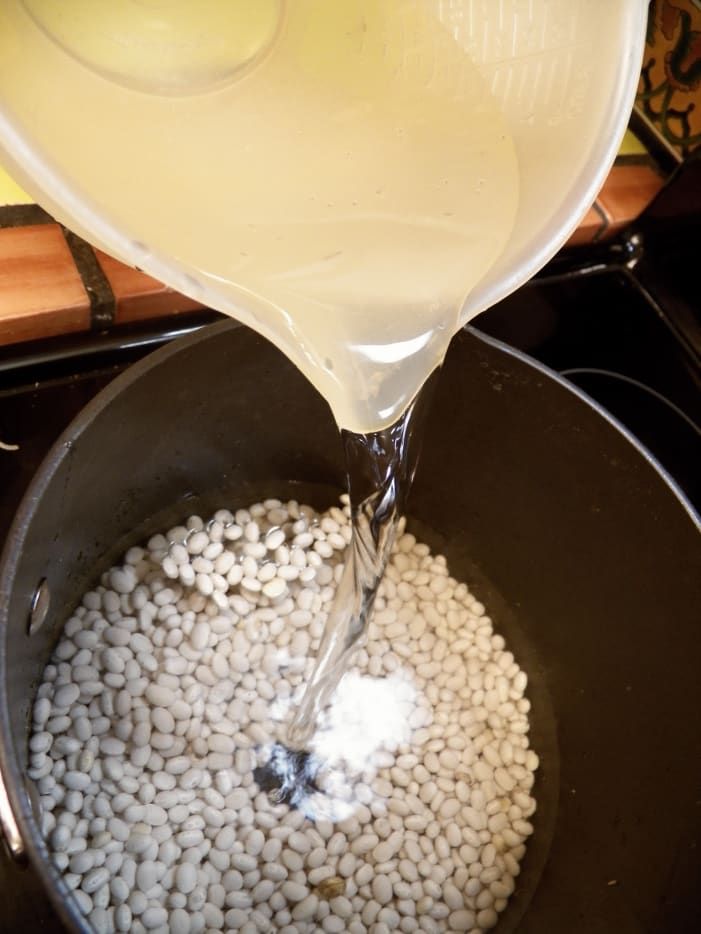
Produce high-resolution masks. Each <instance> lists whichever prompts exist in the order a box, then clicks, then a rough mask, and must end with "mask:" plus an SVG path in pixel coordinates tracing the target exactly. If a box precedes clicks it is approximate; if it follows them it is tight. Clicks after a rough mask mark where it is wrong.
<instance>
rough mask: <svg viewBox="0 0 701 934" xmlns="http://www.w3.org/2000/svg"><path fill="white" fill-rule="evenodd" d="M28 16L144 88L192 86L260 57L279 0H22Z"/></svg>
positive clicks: (181, 90)
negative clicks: (62, 0)
mask: <svg viewBox="0 0 701 934" xmlns="http://www.w3.org/2000/svg"><path fill="white" fill-rule="evenodd" d="M22 2H23V6H24V8H25V10H26V11H27V12H28V14H29V15H30V17H31V18H32V20H33V21H34V23H35V24H36V25H37V26H38V27H39V28H40V29H41V30H42V31H43V32H44V33H45V34H46V35H47V36H48V37H49V38H50V39H51V40H53V41H54V42H55V43H56V45H58V46H59V47H60V48H62V49H63V51H64V52H67V53H68V54H69V55H71V56H72V57H73V58H75V59H76V60H77V61H79V62H80V63H81V64H82V65H85V66H86V67H88V68H90V69H91V70H93V71H95V72H97V73H98V74H100V75H102V77H103V78H107V79H108V80H110V81H113V82H115V83H117V84H121V85H123V86H125V87H128V88H130V89H132V90H135V91H141V92H145V93H149V94H168V95H188V94H199V93H202V92H204V91H209V90H212V89H214V88H217V87H220V86H222V85H224V84H226V83H228V82H230V81H232V80H234V79H235V78H238V77H240V76H241V74H242V73H243V72H246V71H248V69H249V68H250V67H251V66H252V65H254V64H255V63H257V62H258V61H260V60H261V58H262V57H263V56H264V54H265V52H266V51H267V50H268V49H269V48H270V46H271V45H272V43H273V41H274V39H275V37H276V35H277V32H278V27H279V24H280V21H281V8H282V3H281V0H238V2H236V3H233V2H231V0H198V2H197V3H193V2H192V0H168V2H165V0H122V2H116V3H96V2H95V0H72V2H71V3H56V2H55V0H22Z"/></svg>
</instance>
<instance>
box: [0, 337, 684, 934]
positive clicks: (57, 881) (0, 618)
mask: <svg viewBox="0 0 701 934" xmlns="http://www.w3.org/2000/svg"><path fill="white" fill-rule="evenodd" d="M240 327H244V325H242V324H240V323H239V322H238V321H235V320H233V319H227V320H224V321H219V322H215V323H213V324H206V325H203V326H202V327H200V328H198V329H197V330H196V331H195V332H194V333H192V332H191V333H189V334H187V335H185V336H184V337H183V338H182V339H176V340H174V341H172V342H171V343H169V344H167V345H166V346H164V347H160V348H158V349H157V350H156V351H154V352H153V353H150V354H148V355H147V356H146V357H144V358H143V359H141V360H139V361H137V362H136V363H134V364H132V365H130V366H129V367H128V368H127V369H126V370H125V371H124V372H123V373H121V374H119V375H118V376H117V377H115V379H114V380H113V381H112V382H111V383H109V384H108V385H107V386H106V387H104V388H103V389H102V390H100V392H98V393H97V394H96V395H95V396H94V398H93V399H92V400H91V401H90V402H89V403H88V404H87V405H86V406H85V407H84V408H83V409H82V410H81V411H80V412H79V413H78V415H77V416H76V417H75V418H74V419H73V420H72V421H71V422H70V424H69V425H68V426H67V427H66V428H65V429H64V431H63V432H62V433H61V435H60V436H59V437H58V439H57V440H56V441H55V442H54V444H53V445H52V447H51V448H50V450H49V451H48V453H47V454H46V456H45V457H44V459H43V461H42V463H41V465H40V467H39V469H38V471H37V473H36V474H35V476H34V478H33V480H32V481H31V483H30V485H29V487H28V489H27V491H26V492H25V494H24V496H23V498H22V501H21V503H20V505H19V507H18V510H17V512H16V514H15V517H14V519H13V522H12V525H11V527H10V531H9V533H8V536H7V539H6V542H5V546H4V548H3V551H2V555H1V556H0V819H7V821H8V824H9V826H10V827H12V825H13V824H14V825H16V829H17V831H18V832H19V840H20V841H21V852H20V851H19V848H16V847H15V848H13V850H14V855H15V856H16V857H19V858H24V857H25V856H26V857H27V858H28V860H29V861H30V862H31V863H32V866H33V868H34V870H35V871H36V872H37V874H38V876H39V879H40V880H41V882H42V884H43V886H44V888H45V890H46V891H47V894H48V896H49V898H50V899H51V902H52V904H53V906H54V908H55V910H56V911H57V913H58V915H59V917H60V919H61V920H62V921H63V923H64V924H66V925H67V926H68V927H69V928H72V929H74V930H78V931H86V932H88V931H89V930H90V928H89V927H88V926H86V923H85V920H84V919H83V917H82V915H81V914H80V912H79V911H78V908H77V905H75V904H74V902H73V900H72V899H70V898H69V897H68V896H69V894H70V893H69V890H68V887H67V886H66V885H65V883H64V882H63V878H62V875H61V874H60V873H59V872H58V871H57V870H56V869H55V868H54V866H53V864H51V863H50V862H49V861H48V860H45V859H44V858H43V854H42V853H41V844H40V842H39V841H41V834H40V830H39V826H38V822H37V820H36V818H35V816H34V813H33V811H32V807H31V803H30V800H29V797H28V794H27V792H26V791H25V786H24V776H23V775H22V773H21V770H20V768H19V762H18V758H17V754H16V752H15V749H14V746H13V741H12V731H11V726H10V718H9V711H8V704H7V697H6V690H5V684H6V674H7V666H6V652H5V640H4V638H2V633H3V632H4V631H5V630H6V627H7V619H8V612H9V606H10V597H11V593H12V585H13V581H14V578H15V575H16V571H17V567H18V565H19V563H20V560H21V555H22V551H23V544H24V540H25V537H26V531H27V529H28V527H29V526H30V524H31V522H32V519H33V516H34V514H35V512H36V509H37V507H38V505H39V503H40V502H41V500H42V498H43V495H44V494H45V492H46V489H47V487H48V485H49V483H50V481H51V479H52V476H53V474H54V472H55V470H56V469H57V467H58V466H59V465H60V464H61V463H62V462H63V459H64V458H65V457H66V456H67V454H68V453H69V451H70V449H71V447H72V445H73V442H74V440H75V438H77V437H79V436H80V435H81V434H82V433H83V431H85V429H86V428H87V427H88V426H89V425H90V424H91V423H92V421H93V420H94V419H95V418H97V417H98V416H99V415H100V413H101V412H102V411H103V410H104V409H105V408H107V406H108V405H109V404H110V403H111V402H112V401H113V400H114V399H115V398H116V397H117V396H118V395H119V394H120V393H122V392H123V391H124V390H125V389H127V387H129V386H130V385H131V384H132V383H134V382H135V381H136V380H138V379H140V378H141V377H142V375H143V374H144V373H146V372H148V371H149V370H151V369H152V368H154V367H157V366H159V365H160V364H161V363H162V362H163V361H165V360H167V359H168V358H170V357H172V356H173V355H175V354H178V353H180V352H181V351H182V350H183V349H185V348H186V347H190V346H192V345H194V344H197V343H199V342H201V341H205V340H209V339H210V338H211V337H213V336H216V335H217V334H219V333H222V332H225V331H228V330H232V329H237V328H240ZM461 330H464V331H467V332H468V333H469V334H470V335H471V336H473V337H475V338H477V339H478V340H479V341H480V342H483V343H484V344H486V345H488V346H490V347H493V348H496V349H497V350H499V351H501V352H503V353H504V354H506V355H508V356H509V357H511V358H513V359H516V360H518V361H520V362H521V363H525V364H526V365H527V366H528V367H529V368H531V369H532V370H534V371H535V372H536V373H539V374H540V375H542V376H543V377H544V378H546V379H548V380H549V381H554V382H555V383H556V384H558V385H559V386H560V387H562V388H563V389H565V390H566V391H567V392H569V393H571V394H572V395H574V396H575V397H576V398H578V399H580V400H581V401H582V402H584V403H585V404H586V405H587V406H589V407H590V408H592V409H594V411H596V412H597V413H598V414H599V415H600V416H602V417H603V418H604V419H605V420H606V421H607V422H608V423H609V424H610V425H611V426H612V427H613V428H615V429H616V430H617V431H618V432H619V433H620V434H621V435H623V437H624V438H625V439H626V440H627V441H628V442H629V443H630V444H631V445H632V446H633V448H635V449H636V450H637V451H638V453H639V454H641V455H642V457H643V458H644V460H645V461H647V462H648V464H649V465H650V466H651V467H652V468H653V470H655V471H656V472H657V473H658V475H659V476H660V477H661V478H662V480H663V481H664V482H665V484H666V485H667V487H668V488H669V490H670V491H671V493H672V494H673V495H674V496H675V497H676V499H677V500H678V501H679V504H680V505H681V507H682V508H683V510H684V511H685V512H686V514H687V516H688V518H689V519H690V520H691V522H692V524H693V525H694V526H695V527H696V529H697V531H699V532H701V516H700V515H699V514H698V513H697V512H696V510H695V508H694V507H693V505H692V504H691V502H690V501H689V500H688V499H687V497H686V496H685V494H684V493H683V491H682V490H681V488H680V487H679V485H678V484H677V482H676V481H675V480H674V478H673V477H672V476H671V475H670V474H669V472H668V471H667V470H666V468H664V467H663V466H662V464H660V463H659V461H658V460H657V459H656V457H655V456H654V455H653V454H652V453H651V452H650V451H649V450H648V449H647V448H646V447H645V446H644V445H643V444H642V443H641V442H640V441H639V440H638V439H637V438H636V437H635V436H634V435H633V434H632V433H631V432H630V430H629V429H628V428H626V427H625V426H624V425H623V424H621V422H620V421H619V420H618V419H617V418H616V417H615V416H613V415H611V414H610V413H609V412H607V411H606V410H605V409H604V408H603V407H602V406H601V404H600V403H598V402H597V401H596V400H595V399H593V398H592V397H591V396H589V395H588V394H587V393H586V392H584V391H583V390H582V389H580V388H579V387H578V386H576V385H574V384H573V383H571V382H570V381H569V380H567V379H565V378H564V377H562V376H560V375H559V374H558V373H557V372H555V371H554V370H552V369H550V368H549V367H547V366H545V365H544V364H542V363H540V362H539V361H537V360H534V359H533V358H531V357H529V356H528V355H527V354H525V353H523V352H521V351H519V350H516V349H514V348H513V347H510V346H508V345H507V344H504V343H503V342H502V341H499V340H497V339H495V338H493V337H490V336H488V335H485V334H483V333H482V332H481V331H479V330H477V329H476V328H474V327H472V326H467V327H464V328H462V329H461ZM3 787H4V790H5V793H6V804H7V805H8V806H9V814H7V815H5V814H3V813H2V809H3V805H4V804H5V802H3V800H2V799H3Z"/></svg>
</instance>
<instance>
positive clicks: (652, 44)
mask: <svg viewBox="0 0 701 934" xmlns="http://www.w3.org/2000/svg"><path fill="white" fill-rule="evenodd" d="M637 107H638V110H639V111H640V112H641V113H642V114H643V115H644V116H645V117H646V118H647V120H648V121H649V122H650V123H651V124H652V125H653V127H654V128H655V129H656V130H657V132H658V133H659V134H660V135H661V136H662V138H663V139H664V140H665V141H666V142H667V144H668V145H670V146H672V147H673V148H674V149H676V150H677V152H678V153H679V154H680V155H681V156H686V155H688V154H689V153H690V152H691V151H692V150H693V149H694V148H695V147H696V146H698V145H699V143H701V0H651V3H650V18H649V21H648V33H647V48H646V52H645V60H644V64H643V70H642V75H641V79H640V87H639V90H638V100H637Z"/></svg>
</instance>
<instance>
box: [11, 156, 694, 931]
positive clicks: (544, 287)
mask: <svg viewBox="0 0 701 934" xmlns="http://www.w3.org/2000/svg"><path fill="white" fill-rule="evenodd" d="M700 228H701V159H694V158H692V159H691V160H689V161H688V162H687V163H686V164H685V165H684V166H683V167H682V168H681V169H680V170H679V172H678V173H677V176H676V177H675V178H674V179H673V180H672V182H671V183H670V184H669V185H668V186H667V187H666V189H665V190H664V191H663V192H662V193H661V195H660V196H659V197H658V198H657V199H656V201H655V202H654V203H653V205H652V206H651V207H650V208H649V209H648V211H647V212H646V213H645V215H644V216H643V217H642V218H641V219H640V221H639V222H638V223H637V224H636V225H635V228H634V229H633V230H629V231H626V232H625V233H624V234H623V235H621V236H620V237H619V238H618V239H617V240H616V241H614V242H613V243H607V244H603V245H600V246H595V247H593V248H592V247H587V248H580V249H578V250H571V251H568V252H567V253H566V254H561V255H560V256H558V257H557V258H556V259H555V260H554V261H553V262H552V263H550V264H549V266H548V267H547V268H546V269H545V270H543V272H542V273H541V274H540V275H539V276H538V277H536V278H535V279H534V280H533V281H532V282H531V283H529V284H528V285H526V286H524V287H523V288H522V289H520V290H519V291H518V292H516V293H515V294H514V295H512V296H510V297H509V298H508V299H506V300H505V301H503V302H501V303H500V304H499V305H497V306H495V307H494V308H492V309H490V310H489V311H488V312H485V313H484V314H482V315H480V316H479V317H478V318H477V319H476V320H475V321H474V322H473V325H474V326H475V327H476V328H478V329H479V330H481V331H483V332H484V333H487V334H489V335H491V336H493V337H497V338H499V339H500V340H502V341H504V342H505V343H507V344H510V345H511V346H514V347H516V348H518V349H520V350H523V351H524V352H526V353H527V354H530V355H531V356H533V357H534V358H536V359H537V360H540V361H541V362H543V363H545V364H546V365H547V366H549V367H551V368H552V369H553V370H556V371H557V372H559V373H561V374H562V375H563V376H564V377H566V378H567V379H569V380H571V381H572V382H573V383H574V384H576V385H577V386H579V387H580V388H581V389H582V390H584V392H586V393H587V394H589V395H590V396H591V397H592V398H594V399H595V400H597V402H599V403H600V404H601V405H602V406H603V407H604V408H605V409H607V410H608V411H609V412H610V413H611V414H612V415H613V416H614V417H615V418H617V419H619V420H620V421H621V422H622V423H623V424H624V425H625V426H626V427H627V428H628V429H629V431H630V432H632V434H633V435H635V436H636V437H637V438H638V439H639V440H640V442H641V443H642V444H643V445H644V446H645V447H646V448H647V449H648V450H649V451H650V452H651V453H652V455H653V456H654V457H655V458H657V460H658V461H659V463H660V464H661V465H662V468H663V469H664V470H666V471H667V472H668V473H669V475H670V476H671V477H672V478H673V479H674V481H675V482H676V483H677V484H678V485H679V487H680V488H681V489H682V490H683V491H684V493H685V494H686V496H687V497H688V499H689V500H690V501H691V502H692V504H694V505H695V507H696V509H697V510H699V511H701V303H699V302H697V298H696V296H697V294H698V293H699V289H698V285H697V281H698V280H697V277H698V272H697V269H696V266H695V262H696V261H697V259H696V255H695V253H696V246H697V244H698V243H699V242H701V239H700V238H699V229H700ZM218 317H219V316H218V315H217V314H216V313H214V312H209V313H205V314H202V313H200V314H198V315H194V316H189V317H180V318H178V319H176V321H175V323H174V322H173V320H171V321H168V322H167V323H164V322H162V321H161V322H156V323H155V324H154V323H151V324H146V325H141V326H132V327H127V328H123V329H121V330H118V329H117V330H114V331H111V332H109V333H106V334H101V333H97V334H88V335H82V336H79V337H67V338H62V339H54V340H53V341H51V342H36V343H34V344H23V345H20V346H18V347H15V348H10V349H5V350H4V351H3V352H2V353H0V442H3V444H4V445H16V446H17V449H16V450H5V449H1V450H0V489H1V490H2V496H1V497H0V528H4V529H7V528H8V527H9V524H10V522H11V518H12V515H13V513H14V511H15V510H16V508H17V505H18V503H19V501H20V499H21V496H22V494H23V493H24V491H25V490H26V488H27V486H28V484H29V483H30V481H31V479H32V476H33V475H34V473H35V472H36V470H37V468H38V466H39V464H40V463H41V460H42V458H43V456H44V454H45V453H46V452H47V450H48V449H49V447H50V446H51V444H52V443H53V441H54V440H55V439H56V438H57V437H58V435H59V434H60V432H61V431H62V430H63V429H64V428H65V427H66V426H67V425H68V423H69V422H70V420H71V419H72V418H73V417H74V416H75V415H76V414H77V413H78V412H79V411H80V410H81V409H82V408H83V407H84V405H85V404H86V403H87V402H88V401H89V400H90V399H91V398H92V397H93V396H94V395H95V393H97V392H98V391H99V390H100V389H101V388H102V387H104V386H105V385H107V383H108V382H110V380H112V379H113V378H114V377H115V376H116V375H117V374H118V373H120V372H121V371H122V370H124V369H125V368H126V367H127V366H129V365H130V364H131V363H133V362H134V361H136V360H138V359H140V358H141V357H143V356H144V355H145V354H147V353H149V352H152V351H153V350H154V349H155V348H157V347H158V346H161V345H163V344H165V343H167V342H168V341H170V340H173V339H174V338H177V337H181V336H184V335H186V334H187V333H190V332H191V331H192V330H194V329H197V328H199V327H202V326H204V325H206V324H207V323H209V322H211V321H213V320H215V319H217V318H218ZM0 891H2V901H1V902H0V932H2V931H16V930H17V931H18V930H35V929H38V928H39V927H40V926H41V929H42V930H44V931H54V930H58V927H57V924H56V922H55V920H53V915H52V912H51V909H50V907H49V906H48V903H47V901H46V899H45V898H44V897H43V895H42V894H41V892H40V891H39V888H38V883H37V882H36V880H35V879H34V878H33V876H32V875H31V871H29V870H27V871H19V870H17V869H16V868H15V867H14V866H12V865H11V863H10V862H9V860H8V859H7V858H6V857H5V855H4V853H2V854H0Z"/></svg>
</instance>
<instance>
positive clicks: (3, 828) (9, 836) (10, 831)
mask: <svg viewBox="0 0 701 934" xmlns="http://www.w3.org/2000/svg"><path fill="white" fill-rule="evenodd" d="M0 836H1V837H2V839H3V841H4V843H5V849H6V850H7V851H8V853H9V855H10V856H11V858H12V859H13V860H15V861H16V862H18V863H25V862H26V859H27V851H26V849H25V846H24V840H23V839H22V835H21V834H20V832H19V827H18V826H17V821H16V820H15V815H14V812H13V810H12V806H11V805H10V799H9V797H8V794H7V789H6V787H5V782H4V780H3V777H2V773H0Z"/></svg>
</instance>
